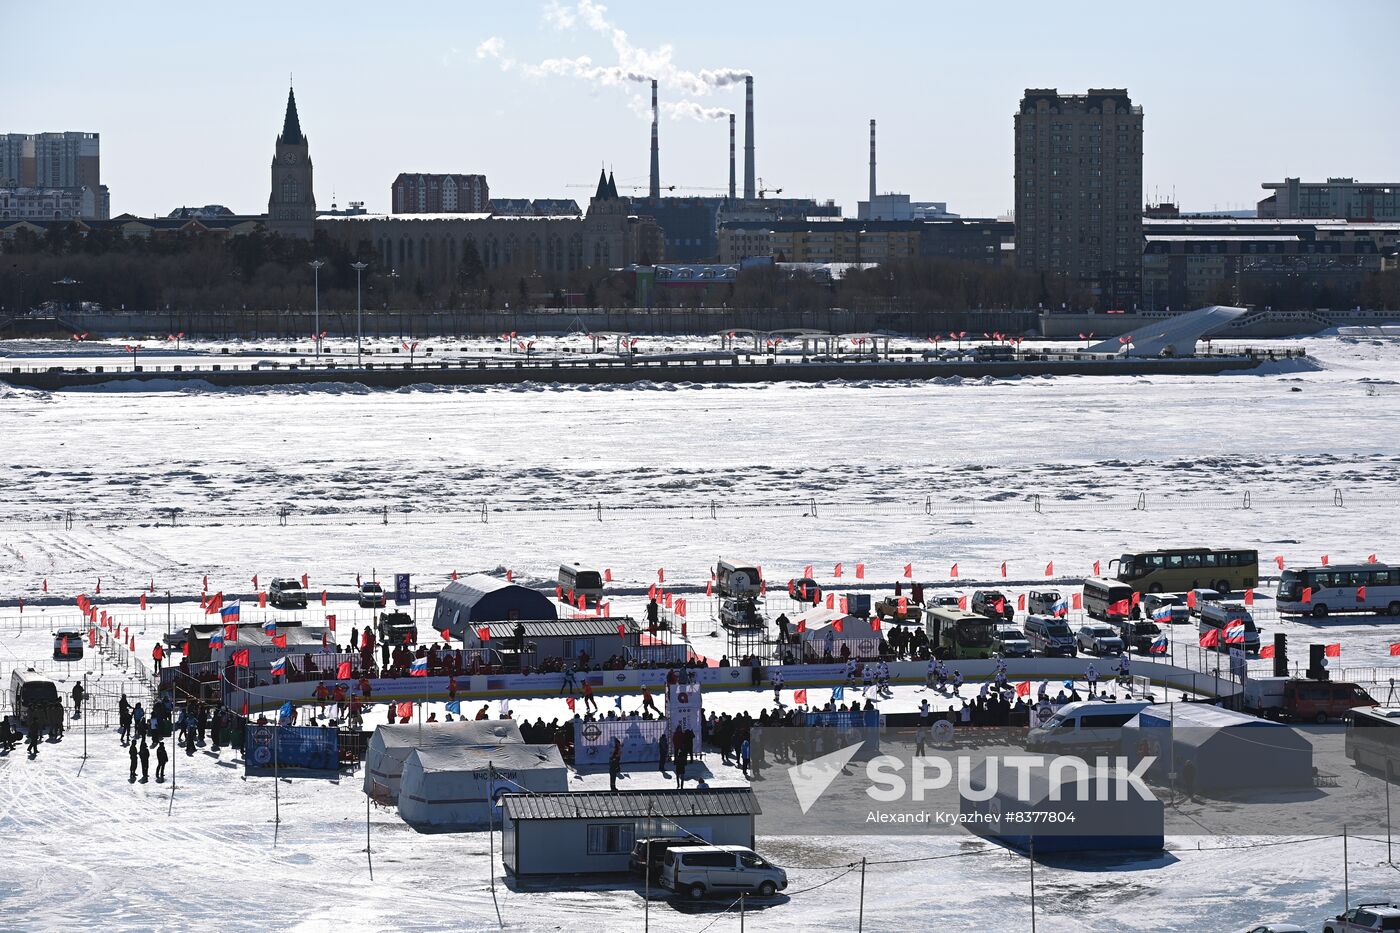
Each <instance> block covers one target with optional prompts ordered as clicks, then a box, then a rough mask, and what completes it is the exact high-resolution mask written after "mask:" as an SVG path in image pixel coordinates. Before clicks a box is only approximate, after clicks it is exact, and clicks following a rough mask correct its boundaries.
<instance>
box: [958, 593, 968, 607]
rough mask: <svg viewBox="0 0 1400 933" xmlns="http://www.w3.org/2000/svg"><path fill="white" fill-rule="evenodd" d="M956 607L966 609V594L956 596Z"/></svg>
mask: <svg viewBox="0 0 1400 933" xmlns="http://www.w3.org/2000/svg"><path fill="white" fill-rule="evenodd" d="M958 608H959V609H962V610H966V609H967V597H966V596H959V597H958Z"/></svg>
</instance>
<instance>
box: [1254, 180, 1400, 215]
mask: <svg viewBox="0 0 1400 933" xmlns="http://www.w3.org/2000/svg"><path fill="white" fill-rule="evenodd" d="M1263 187H1264V190H1266V191H1272V192H1273V194H1270V195H1269V196H1268V197H1266V198H1264V199H1263V200H1262V201H1260V202H1259V207H1258V213H1259V216H1260V217H1269V218H1336V219H1341V220H1367V221H1400V182H1366V181H1357V180H1356V179H1354V178H1329V179H1327V181H1325V182H1317V181H1308V182H1305V181H1303V180H1302V179H1301V178H1285V179H1284V180H1283V181H1269V182H1265V183H1264V186H1263Z"/></svg>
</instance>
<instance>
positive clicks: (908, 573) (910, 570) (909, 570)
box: [904, 564, 914, 580]
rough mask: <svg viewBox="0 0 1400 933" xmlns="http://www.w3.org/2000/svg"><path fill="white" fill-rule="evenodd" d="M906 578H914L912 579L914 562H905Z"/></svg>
mask: <svg viewBox="0 0 1400 933" xmlns="http://www.w3.org/2000/svg"><path fill="white" fill-rule="evenodd" d="M904 579H906V580H912V579H914V565H913V564H905V565H904Z"/></svg>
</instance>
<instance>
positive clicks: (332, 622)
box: [326, 612, 335, 632]
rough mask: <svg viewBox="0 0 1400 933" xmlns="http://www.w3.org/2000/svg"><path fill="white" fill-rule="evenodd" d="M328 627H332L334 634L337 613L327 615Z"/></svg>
mask: <svg viewBox="0 0 1400 933" xmlns="http://www.w3.org/2000/svg"><path fill="white" fill-rule="evenodd" d="M326 625H327V626H329V627H330V630H331V631H332V632H334V631H335V613H334V612H328V613H326Z"/></svg>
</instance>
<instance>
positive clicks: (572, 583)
mask: <svg viewBox="0 0 1400 933" xmlns="http://www.w3.org/2000/svg"><path fill="white" fill-rule="evenodd" d="M559 589H561V590H563V591H564V594H565V595H568V594H569V593H573V594H574V598H575V599H577V598H578V597H579V596H582V597H583V599H584V603H585V604H586V605H590V606H596V605H598V602H599V601H600V600H601V599H602V598H603V575H602V574H601V573H599V572H598V571H596V570H589V569H587V568H586V567H583V566H581V565H580V564H578V563H573V564H560V565H559Z"/></svg>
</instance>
